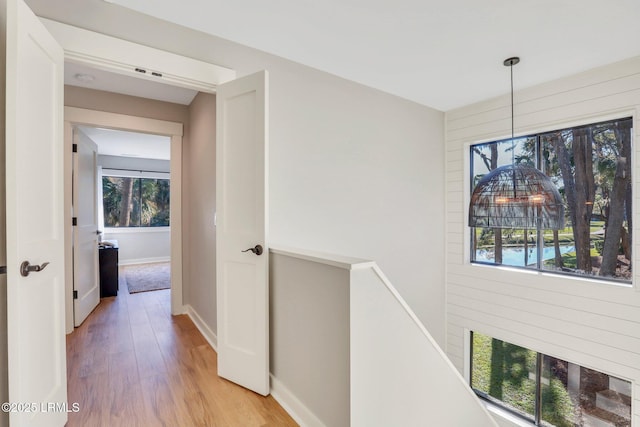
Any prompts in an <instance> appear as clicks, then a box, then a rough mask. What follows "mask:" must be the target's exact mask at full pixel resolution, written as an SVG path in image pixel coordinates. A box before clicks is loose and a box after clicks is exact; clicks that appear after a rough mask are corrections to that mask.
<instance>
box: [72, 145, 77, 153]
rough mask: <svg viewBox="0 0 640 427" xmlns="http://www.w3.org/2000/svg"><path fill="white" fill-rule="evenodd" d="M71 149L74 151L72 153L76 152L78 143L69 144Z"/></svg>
mask: <svg viewBox="0 0 640 427" xmlns="http://www.w3.org/2000/svg"><path fill="white" fill-rule="evenodd" d="M71 151H72V152H74V153H77V152H78V144H73V145H72V146H71Z"/></svg>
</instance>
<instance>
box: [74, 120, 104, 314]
mask: <svg viewBox="0 0 640 427" xmlns="http://www.w3.org/2000/svg"><path fill="white" fill-rule="evenodd" d="M73 141H74V144H76V145H75V147H76V152H75V153H74V155H73V216H74V218H76V225H75V226H74V227H73V290H74V291H75V293H76V296H74V300H73V318H74V324H75V326H80V325H81V324H82V322H84V319H86V318H87V316H88V315H89V314H90V313H91V312H92V311H93V309H94V308H96V306H97V305H98V303H99V302H100V283H99V281H98V200H97V191H98V146H97V145H96V143H95V142H93V141H92V140H91V139H90V138H89V137H88V136H87V135H85V134H84V133H83V132H82V131H81V130H80V129H77V128H74V130H73Z"/></svg>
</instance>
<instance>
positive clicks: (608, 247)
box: [470, 118, 633, 282]
mask: <svg viewBox="0 0 640 427" xmlns="http://www.w3.org/2000/svg"><path fill="white" fill-rule="evenodd" d="M631 125H632V120H631V119H630V118H626V119H620V120H614V121H609V122H603V123H596V124H592V125H589V126H581V127H575V128H569V129H561V130H558V131H553V132H547V133H543V134H537V135H530V136H526V137H521V138H517V139H515V140H513V141H512V140H505V141H496V142H490V143H485V144H476V145H472V146H471V152H470V155H471V156H470V158H471V165H470V166H471V169H470V170H471V191H473V188H474V187H475V185H476V184H477V182H478V181H479V180H480V179H481V178H482V177H483V176H484V175H485V174H487V173H488V172H489V171H491V170H493V169H496V168H498V167H500V166H504V165H508V164H526V165H530V166H534V167H536V168H538V169H539V170H541V171H542V172H543V173H545V174H546V175H547V176H548V177H549V178H550V179H551V181H552V182H553V183H554V184H555V185H556V186H557V187H558V190H559V192H560V194H561V196H562V198H563V201H564V204H565V228H564V229H562V230H541V229H524V230H522V229H501V228H480V227H475V228H472V232H471V260H472V261H473V262H477V263H488V264H501V265H509V266H515V267H523V268H530V269H539V270H547V271H554V272H562V273H568V274H576V275H584V276H594V277H600V278H604V279H607V280H617V281H625V282H630V281H631V259H632V257H631V249H632V244H631V242H632V240H631V237H632V230H633V227H632V218H633V216H632V199H633V197H632V191H631V183H632V180H631V172H632V168H631V158H632V155H631V153H632V150H631V134H632V132H631Z"/></svg>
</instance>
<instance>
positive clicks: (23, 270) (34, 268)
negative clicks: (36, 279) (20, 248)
mask: <svg viewBox="0 0 640 427" xmlns="http://www.w3.org/2000/svg"><path fill="white" fill-rule="evenodd" d="M47 265H49V263H48V262H45V263H42V265H31V264H30V263H29V261H24V262H23V263H22V264H20V274H21V275H22V276H24V277H27V276H28V275H29V273H32V272H33V273H37V272H38V271H42V270H44V269H45V267H46V266H47Z"/></svg>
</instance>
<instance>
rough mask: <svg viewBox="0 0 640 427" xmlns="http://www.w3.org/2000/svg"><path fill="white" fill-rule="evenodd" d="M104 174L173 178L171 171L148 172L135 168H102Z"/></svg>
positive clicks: (118, 176) (127, 176)
mask: <svg viewBox="0 0 640 427" xmlns="http://www.w3.org/2000/svg"><path fill="white" fill-rule="evenodd" d="M102 176H113V177H117V178H121V177H124V178H153V179H171V173H169V172H148V171H144V170H134V169H127V170H124V169H109V168H102Z"/></svg>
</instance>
